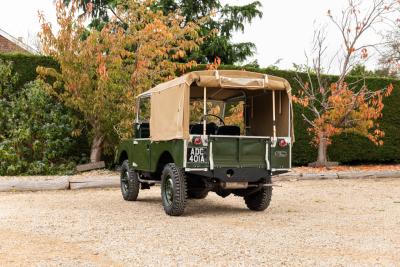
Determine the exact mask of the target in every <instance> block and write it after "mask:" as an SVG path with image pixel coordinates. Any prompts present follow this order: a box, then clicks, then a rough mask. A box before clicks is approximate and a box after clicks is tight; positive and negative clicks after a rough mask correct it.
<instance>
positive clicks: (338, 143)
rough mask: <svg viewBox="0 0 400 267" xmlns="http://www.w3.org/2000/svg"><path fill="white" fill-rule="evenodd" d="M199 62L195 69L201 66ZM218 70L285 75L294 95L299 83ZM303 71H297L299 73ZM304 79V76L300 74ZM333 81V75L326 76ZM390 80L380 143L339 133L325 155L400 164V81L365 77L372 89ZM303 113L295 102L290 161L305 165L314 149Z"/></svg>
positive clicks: (311, 159) (289, 77) (290, 77)
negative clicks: (273, 77)
mask: <svg viewBox="0 0 400 267" xmlns="http://www.w3.org/2000/svg"><path fill="white" fill-rule="evenodd" d="M204 68H205V66H204V65H199V66H197V67H196V69H204ZM220 69H243V70H248V71H254V72H260V73H268V74H269V75H275V76H279V77H282V78H285V79H286V80H288V81H289V83H290V84H291V86H292V91H293V93H294V94H296V92H297V90H298V89H299V86H298V84H297V82H296V81H295V79H294V78H295V77H296V73H295V72H293V71H284V70H276V69H268V68H265V69H263V68H253V67H238V66H226V65H225V66H224V65H222V66H220ZM302 75H305V74H300V76H302ZM302 78H303V80H304V81H306V80H307V79H306V77H305V76H303V77H302ZM327 78H328V79H331V80H332V82H333V81H334V80H335V76H327ZM358 80H359V77H349V79H348V82H356V81H358ZM390 83H392V84H393V86H394V90H393V93H392V95H391V96H389V97H387V98H385V99H384V101H383V103H384V105H385V107H384V109H383V118H382V119H380V120H379V124H380V125H381V128H382V129H383V131H384V132H385V138H384V139H383V141H384V145H383V146H376V145H374V144H373V143H372V142H370V141H369V139H368V138H366V137H363V136H360V135H357V134H342V135H340V136H336V137H334V138H333V143H332V145H331V146H329V148H328V157H329V160H331V161H338V162H340V163H342V164H358V163H400V81H399V80H393V79H389V78H367V79H366V84H367V86H368V88H370V89H371V90H378V89H381V88H384V87H386V86H387V85H388V84H390ZM303 112H306V113H307V111H306V110H304V108H303V107H301V106H299V105H296V104H294V129H295V138H296V142H295V143H294V146H293V157H292V161H293V164H295V165H305V164H307V163H309V162H314V161H315V160H316V159H317V149H316V147H314V146H313V145H311V136H310V135H309V134H308V132H307V128H308V125H307V124H306V123H305V122H304V121H303V119H302V118H301V113H303Z"/></svg>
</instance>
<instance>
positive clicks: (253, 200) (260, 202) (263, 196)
mask: <svg viewBox="0 0 400 267" xmlns="http://www.w3.org/2000/svg"><path fill="white" fill-rule="evenodd" d="M267 183H268V184H271V178H269V179H267ZM271 197H272V186H264V187H262V188H261V189H260V190H258V191H256V192H254V193H252V194H250V195H246V196H245V197H244V201H245V202H246V206H247V207H248V208H249V209H250V210H254V211H263V210H265V209H266V208H268V206H269V204H270V203H271Z"/></svg>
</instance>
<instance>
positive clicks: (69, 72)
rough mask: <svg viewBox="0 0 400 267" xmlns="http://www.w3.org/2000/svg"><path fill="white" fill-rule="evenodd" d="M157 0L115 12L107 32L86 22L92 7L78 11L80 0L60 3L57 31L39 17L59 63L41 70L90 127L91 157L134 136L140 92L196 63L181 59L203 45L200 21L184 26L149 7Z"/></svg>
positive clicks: (131, 0)
mask: <svg viewBox="0 0 400 267" xmlns="http://www.w3.org/2000/svg"><path fill="white" fill-rule="evenodd" d="M153 2H154V1H152V0H146V1H140V0H128V1H126V2H125V5H124V8H121V9H118V10H117V12H116V14H115V15H116V16H118V20H116V19H113V20H111V21H110V22H109V23H108V24H106V25H105V26H104V27H103V28H102V30H101V31H98V30H96V29H90V30H89V29H88V28H87V27H85V22H86V21H87V19H88V17H87V16H88V15H87V14H90V12H87V13H85V14H83V15H78V11H79V10H78V8H79V0H74V1H71V3H70V4H69V5H68V6H66V5H64V4H63V3H62V1H61V0H58V1H56V8H57V23H58V26H59V28H60V30H59V31H58V33H54V32H53V29H52V25H51V24H50V23H48V22H47V21H46V20H45V18H44V17H43V15H41V14H39V18H40V22H41V25H42V31H41V33H40V38H41V42H42V46H43V50H44V52H45V53H46V54H47V55H49V56H52V57H53V58H55V59H56V60H57V61H58V63H59V64H60V68H59V69H55V68H43V67H42V68H39V69H38V72H39V74H40V75H41V77H43V78H45V79H46V80H47V81H48V80H49V79H48V78H49V77H51V78H52V81H53V82H52V83H51V84H48V86H47V88H48V90H49V92H50V93H52V94H53V95H55V96H57V97H58V98H59V99H60V100H61V101H62V102H63V103H65V104H66V105H67V106H69V107H71V108H73V109H75V110H77V111H79V112H80V113H81V114H82V115H83V117H84V120H85V121H86V122H87V123H88V124H89V127H90V129H89V130H90V133H91V136H92V148H91V161H92V162H93V161H98V160H100V156H101V154H102V151H103V148H105V147H107V146H108V147H110V148H112V147H113V145H114V144H115V142H116V141H118V137H117V135H118V136H119V137H121V138H123V137H128V136H129V135H130V134H131V132H132V131H131V127H132V121H133V118H134V103H135V101H134V98H135V96H136V95H137V94H138V93H141V92H143V91H145V90H147V89H150V88H151V87H152V86H154V85H155V84H157V83H160V82H163V81H166V80H168V79H171V78H173V77H174V76H175V74H176V73H177V71H181V72H182V71H184V70H185V69H186V68H188V67H191V66H193V65H194V64H196V62H193V61H189V62H187V63H181V60H180V59H182V58H184V57H185V56H186V53H187V52H190V51H194V50H196V49H198V45H199V44H200V43H201V42H202V38H201V37H199V36H198V27H199V25H198V24H196V23H195V22H191V23H187V24H186V25H185V26H183V27H182V22H183V17H182V16H181V15H180V13H179V12H178V11H177V12H172V13H170V14H167V15H164V14H163V13H162V12H161V11H154V10H153V9H152V8H151V6H152V4H153ZM87 9H88V10H90V9H91V4H90V3H89V4H88V6H87ZM121 19H122V21H123V23H121ZM199 23H201V22H199ZM50 80H51V79H50ZM75 132H76V134H79V130H78V131H75Z"/></svg>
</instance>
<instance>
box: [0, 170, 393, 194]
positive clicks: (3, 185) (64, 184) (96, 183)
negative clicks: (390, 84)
mask: <svg viewBox="0 0 400 267" xmlns="http://www.w3.org/2000/svg"><path fill="white" fill-rule="evenodd" d="M385 178H400V170H392V171H339V172H321V173H300V172H299V173H296V172H289V173H285V174H281V175H277V176H274V177H273V178H272V180H273V181H274V182H280V181H301V180H326V179H385ZM119 186H120V182H119V177H118V176H109V177H101V178H93V177H92V178H83V177H73V176H62V177H60V178H56V179H48V180H41V181H33V180H26V179H12V180H1V178H0V192H19V191H49V190H78V189H88V188H92V189H93V188H117V187H119Z"/></svg>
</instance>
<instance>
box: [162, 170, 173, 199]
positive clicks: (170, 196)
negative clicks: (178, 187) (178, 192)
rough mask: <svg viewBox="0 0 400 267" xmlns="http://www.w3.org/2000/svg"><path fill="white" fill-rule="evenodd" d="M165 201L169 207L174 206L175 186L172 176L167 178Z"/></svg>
mask: <svg viewBox="0 0 400 267" xmlns="http://www.w3.org/2000/svg"><path fill="white" fill-rule="evenodd" d="M163 189H164V200H165V202H166V203H167V204H168V205H171V204H172V201H173V200H174V184H173V181H172V178H171V176H169V175H168V176H167V177H166V178H165V182H164V188H163Z"/></svg>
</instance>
